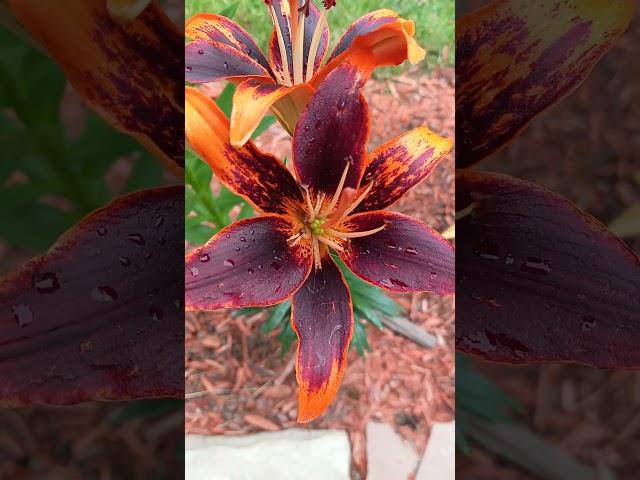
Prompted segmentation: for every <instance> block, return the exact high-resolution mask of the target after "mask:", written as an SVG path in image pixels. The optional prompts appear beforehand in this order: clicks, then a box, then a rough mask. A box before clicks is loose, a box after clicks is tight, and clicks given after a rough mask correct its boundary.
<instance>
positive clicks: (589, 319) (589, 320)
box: [580, 315, 598, 332]
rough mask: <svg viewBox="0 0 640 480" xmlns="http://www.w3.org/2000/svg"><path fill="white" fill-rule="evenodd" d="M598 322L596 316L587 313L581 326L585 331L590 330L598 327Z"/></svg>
mask: <svg viewBox="0 0 640 480" xmlns="http://www.w3.org/2000/svg"><path fill="white" fill-rule="evenodd" d="M597 323H598V322H597V321H596V319H595V317H593V316H592V315H585V316H584V317H582V323H580V328H581V329H582V331H583V332H589V331H591V330H593V329H594V328H595V327H596V325H597Z"/></svg>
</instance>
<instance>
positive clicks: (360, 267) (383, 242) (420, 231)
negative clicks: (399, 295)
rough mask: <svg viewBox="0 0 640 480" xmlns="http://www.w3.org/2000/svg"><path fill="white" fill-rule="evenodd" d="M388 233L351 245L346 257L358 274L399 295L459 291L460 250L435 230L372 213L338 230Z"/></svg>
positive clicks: (342, 255) (352, 219) (399, 217)
mask: <svg viewBox="0 0 640 480" xmlns="http://www.w3.org/2000/svg"><path fill="white" fill-rule="evenodd" d="M381 226H384V227H385V228H384V230H382V231H380V232H378V233H375V234H373V235H368V236H365V237H360V238H353V239H351V240H350V241H349V242H347V243H346V244H345V251H344V252H340V258H342V260H344V262H345V263H346V264H347V266H348V267H349V268H350V269H351V270H352V271H353V273H355V274H356V275H357V276H359V277H360V278H362V279H363V280H366V281H367V282H369V283H372V284H374V285H376V286H378V287H381V288H384V289H386V290H390V291H393V292H416V291H418V292H420V291H426V292H433V293H437V294H440V295H447V294H452V293H453V292H454V278H455V265H454V263H455V262H454V250H453V247H452V246H451V244H450V243H449V242H447V241H446V240H445V239H444V238H442V236H441V235H440V234H439V233H438V232H436V231H435V230H433V229H431V228H429V227H428V226H426V225H425V224H423V223H422V222H419V221H418V220H416V219H415V218H412V217H409V216H407V215H402V214H400V213H394V212H381V211H377V212H366V213H359V214H357V215H353V216H351V217H349V218H347V219H346V220H345V221H344V222H343V223H342V224H341V225H338V230H341V231H347V232H366V231H370V230H375V229H376V228H379V227H381Z"/></svg>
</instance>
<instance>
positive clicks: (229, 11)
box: [219, 2, 240, 18]
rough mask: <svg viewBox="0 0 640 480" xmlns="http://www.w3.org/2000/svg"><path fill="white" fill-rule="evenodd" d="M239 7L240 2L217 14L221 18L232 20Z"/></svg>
mask: <svg viewBox="0 0 640 480" xmlns="http://www.w3.org/2000/svg"><path fill="white" fill-rule="evenodd" d="M239 5H240V2H235V3H232V4H231V5H229V6H228V7H227V8H224V9H223V10H222V11H221V12H220V13H219V15H222V16H223V17H227V18H233V17H235V15H236V12H237V11H238V6H239Z"/></svg>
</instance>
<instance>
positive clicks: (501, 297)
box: [456, 170, 640, 368]
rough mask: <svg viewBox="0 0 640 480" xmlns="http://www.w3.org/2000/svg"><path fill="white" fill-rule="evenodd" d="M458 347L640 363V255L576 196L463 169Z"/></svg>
mask: <svg viewBox="0 0 640 480" xmlns="http://www.w3.org/2000/svg"><path fill="white" fill-rule="evenodd" d="M456 204H457V208H458V209H459V210H460V211H461V212H466V215H463V216H461V218H459V220H457V221H456V230H457V251H456V253H457V262H456V265H457V266H458V272H457V273H458V277H457V285H458V286H459V288H458V296H457V298H456V344H457V347H458V349H460V350H462V351H464V352H467V353H471V354H473V355H477V356H480V357H482V358H485V359H488V360H492V361H500V362H508V363H532V362H576V363H582V364H586V365H591V366H594V367H599V368H638V367H640V349H638V345H640V295H638V292H640V259H639V258H638V256H637V255H636V254H635V253H634V252H633V251H632V250H631V249H630V248H629V247H627V245H625V243H624V242H623V241H622V240H620V239H618V238H616V237H615V236H614V235H613V234H611V233H610V232H609V231H608V230H607V229H606V227H605V226H604V225H602V224H601V223H600V222H598V221H597V220H595V219H594V218H593V217H591V216H589V215H587V214H586V213H584V212H582V211H580V210H578V208H576V206H575V205H573V204H572V203H571V202H569V201H568V200H567V199H565V198H563V197H561V196H559V195H557V194H555V193H553V192H550V191H548V190H546V189H544V188H542V187H540V186H538V185H535V184H533V183H529V182H525V181H523V180H519V179H516V178H513V177H509V176H508V175H499V174H492V173H485V172H471V171H468V170H462V171H459V172H457V173H456Z"/></svg>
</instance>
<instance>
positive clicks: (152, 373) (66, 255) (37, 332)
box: [0, 186, 184, 408]
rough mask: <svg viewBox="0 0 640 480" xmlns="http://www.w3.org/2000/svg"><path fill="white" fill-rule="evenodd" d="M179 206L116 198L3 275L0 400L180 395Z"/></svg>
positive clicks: (153, 194)
mask: <svg viewBox="0 0 640 480" xmlns="http://www.w3.org/2000/svg"><path fill="white" fill-rule="evenodd" d="M183 205H184V187H182V186H174V187H165V188H158V189H153V190H144V191H141V192H136V193H132V194H130V195H127V196H125V197H122V198H119V199H117V200H114V201H113V202H112V203H110V204H109V205H107V206H106V207H105V208H101V209H99V210H96V211H95V212H93V213H91V214H90V215H88V216H87V217H86V218H84V219H83V220H81V221H80V222H78V223H77V224H76V225H75V226H74V227H72V228H71V229H70V230H69V231H67V232H66V233H65V234H64V235H63V236H62V237H60V238H59V239H58V240H57V241H56V243H55V244H54V245H53V246H52V247H51V248H50V249H49V250H48V251H47V252H45V253H44V254H42V255H40V256H39V257H36V258H34V259H32V260H30V261H29V262H28V263H26V264H25V265H24V266H22V267H20V268H19V269H18V270H16V271H15V272H12V273H11V274H9V275H8V276H5V277H3V278H2V279H0V408H1V407H17V406H23V405H29V404H34V403H48V404H58V405H62V404H74V403H79V402H86V401H89V400H121V401H122V400H129V399H137V398H144V397H160V396H173V397H180V398H182V397H183V396H184V372H183V369H182V365H183V363H182V360H183V352H184V350H183V345H182V339H183V337H184V315H183V305H182V298H183V295H184V285H183V283H182V282H181V281H179V280H178V279H176V278H175V277H174V276H173V275H175V273H176V272H179V271H180V270H181V268H182V257H181V255H179V254H177V253H178V252H179V250H180V249H181V248H182V245H183V244H184V229H183V228H182V225H183V223H182V222H183V218H184V217H183V210H184V208H183Z"/></svg>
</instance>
